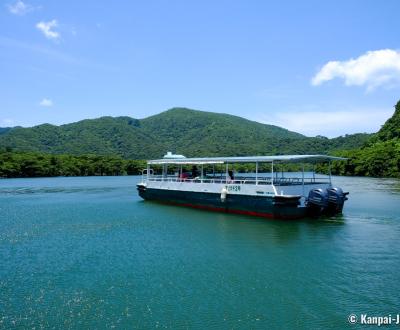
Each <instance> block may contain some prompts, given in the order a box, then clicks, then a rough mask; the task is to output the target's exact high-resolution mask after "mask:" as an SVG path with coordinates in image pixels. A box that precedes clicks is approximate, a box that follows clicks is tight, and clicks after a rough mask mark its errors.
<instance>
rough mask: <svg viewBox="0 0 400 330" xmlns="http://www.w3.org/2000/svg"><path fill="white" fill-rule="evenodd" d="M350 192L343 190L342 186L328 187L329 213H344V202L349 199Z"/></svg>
mask: <svg viewBox="0 0 400 330" xmlns="http://www.w3.org/2000/svg"><path fill="white" fill-rule="evenodd" d="M348 194H349V193H348V192H343V190H342V188H328V207H327V212H328V213H329V214H336V213H342V210H343V205H344V202H345V201H347V197H346V196H347V195H348Z"/></svg>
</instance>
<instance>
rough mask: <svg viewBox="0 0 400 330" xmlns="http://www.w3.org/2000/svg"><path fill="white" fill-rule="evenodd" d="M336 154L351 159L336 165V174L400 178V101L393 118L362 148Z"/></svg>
mask: <svg viewBox="0 0 400 330" xmlns="http://www.w3.org/2000/svg"><path fill="white" fill-rule="evenodd" d="M336 154H337V155H341V156H345V157H348V158H349V159H350V160H349V161H348V162H347V164H345V163H338V164H336V168H335V169H334V170H335V173H336V174H343V175H360V176H376V177H400V101H399V102H397V104H396V105H395V112H394V114H393V116H392V117H391V118H389V119H388V120H387V121H386V123H385V124H384V125H383V126H382V128H381V129H380V130H379V132H378V133H376V134H374V135H373V136H372V137H371V138H370V139H369V140H368V142H367V143H366V144H365V145H364V146H363V147H362V148H358V149H353V150H347V151H337V152H336Z"/></svg>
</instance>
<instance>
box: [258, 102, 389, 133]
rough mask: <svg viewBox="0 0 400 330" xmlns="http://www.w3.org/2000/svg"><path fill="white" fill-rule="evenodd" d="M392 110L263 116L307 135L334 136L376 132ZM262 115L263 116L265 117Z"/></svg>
mask: <svg viewBox="0 0 400 330" xmlns="http://www.w3.org/2000/svg"><path fill="white" fill-rule="evenodd" d="M392 114H393V110H387V109H376V108H371V109H349V110H338V111H317V110H315V111H307V110H305V111H300V112H280V113H278V112H277V113H275V114H273V115H270V116H269V117H264V118H265V120H262V122H264V123H265V124H273V125H277V126H280V127H283V128H287V129H289V130H291V131H294V132H298V133H301V134H304V135H307V136H316V135H323V136H327V137H336V136H340V135H344V134H352V133H364V132H366V133H374V132H377V131H378V130H379V129H380V128H381V126H382V125H383V124H384V123H385V121H386V120H387V119H388V118H390V116H391V115H392ZM264 118H263V119H264Z"/></svg>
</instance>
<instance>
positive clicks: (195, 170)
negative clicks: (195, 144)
mask: <svg viewBox="0 0 400 330" xmlns="http://www.w3.org/2000/svg"><path fill="white" fill-rule="evenodd" d="M198 176H199V171H198V169H197V166H196V165H193V167H192V178H193V179H194V178H196V177H198Z"/></svg>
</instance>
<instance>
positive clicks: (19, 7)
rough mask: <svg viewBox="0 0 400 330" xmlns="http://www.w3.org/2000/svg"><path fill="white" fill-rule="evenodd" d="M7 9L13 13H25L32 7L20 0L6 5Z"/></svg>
mask: <svg viewBox="0 0 400 330" xmlns="http://www.w3.org/2000/svg"><path fill="white" fill-rule="evenodd" d="M7 8H8V11H9V12H10V13H11V14H14V15H25V14H26V13H29V12H30V11H32V10H33V7H32V6H31V5H29V4H27V3H24V2H23V1H21V0H18V1H16V2H14V3H12V4H8V5H7Z"/></svg>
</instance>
